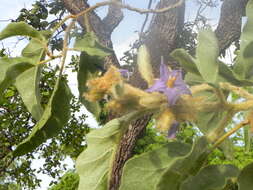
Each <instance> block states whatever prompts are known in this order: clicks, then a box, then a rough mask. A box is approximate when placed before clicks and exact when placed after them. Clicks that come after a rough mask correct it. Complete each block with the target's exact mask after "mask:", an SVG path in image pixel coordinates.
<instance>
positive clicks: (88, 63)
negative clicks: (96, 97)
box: [77, 52, 102, 117]
mask: <svg viewBox="0 0 253 190" xmlns="http://www.w3.org/2000/svg"><path fill="white" fill-rule="evenodd" d="M101 65H102V62H101V60H100V59H99V58H98V57H95V56H89V55H88V54H86V53H85V52H82V53H81V56H80V62H79V68H78V72H77V81H78V90H79V99H80V101H81V102H82V104H83V105H84V106H85V107H86V109H87V110H88V111H89V112H91V113H92V114H94V115H95V116H96V117H98V116H99V114H100V112H101V108H100V106H99V103H98V102H89V101H87V100H85V99H84V96H83V93H85V92H87V90H88V87H87V85H86V83H87V81H88V80H89V79H92V78H94V77H96V76H97V72H98V71H99V69H100V68H101Z"/></svg>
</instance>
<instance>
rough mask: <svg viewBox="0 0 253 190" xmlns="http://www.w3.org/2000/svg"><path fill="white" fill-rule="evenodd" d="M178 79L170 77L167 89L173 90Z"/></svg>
mask: <svg viewBox="0 0 253 190" xmlns="http://www.w3.org/2000/svg"><path fill="white" fill-rule="evenodd" d="M176 79H177V77H176V76H175V77H169V79H168V80H167V82H166V84H167V87H169V88H172V87H173V86H174V83H175V81H176Z"/></svg>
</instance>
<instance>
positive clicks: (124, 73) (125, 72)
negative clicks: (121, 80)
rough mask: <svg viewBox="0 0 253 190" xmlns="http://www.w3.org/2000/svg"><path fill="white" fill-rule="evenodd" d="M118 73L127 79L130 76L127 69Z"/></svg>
mask: <svg viewBox="0 0 253 190" xmlns="http://www.w3.org/2000/svg"><path fill="white" fill-rule="evenodd" d="M119 72H120V74H121V76H123V77H126V78H128V79H129V77H130V76H131V73H130V72H129V71H128V70H127V69H119Z"/></svg>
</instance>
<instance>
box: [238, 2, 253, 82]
mask: <svg viewBox="0 0 253 190" xmlns="http://www.w3.org/2000/svg"><path fill="white" fill-rule="evenodd" d="M246 16H247V18H248V19H247V22H246V24H245V26H244V28H243V31H242V33H241V38H240V42H241V43H240V52H239V55H238V56H237V58H236V64H235V72H236V73H237V74H239V75H240V76H242V77H243V78H251V79H252V72H253V71H252V69H253V35H252V32H253V0H249V2H248V4H247V6H246Z"/></svg>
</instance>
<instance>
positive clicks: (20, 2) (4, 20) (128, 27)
mask: <svg viewBox="0 0 253 190" xmlns="http://www.w3.org/2000/svg"><path fill="white" fill-rule="evenodd" d="M124 1H125V2H126V3H127V4H130V5H132V6H134V7H139V8H146V7H147V4H148V1H147V0H146V1H144V0H142V1H141V0H124ZM33 2H34V0H1V11H0V31H1V30H2V29H3V28H4V27H5V26H6V25H7V24H8V20H9V19H12V18H16V17H17V16H18V15H19V10H21V9H22V8H23V7H26V8H30V7H31V5H32V3H33ZM89 2H90V4H94V3H96V2H101V0H90V1H89ZM143 2H145V3H143ZM157 2H158V0H154V3H157ZM187 5H188V6H187V12H186V20H189V19H192V18H194V17H195V14H196V13H193V11H195V10H196V5H195V4H194V3H193V1H192V0H188V1H187ZM153 6H154V4H153ZM96 11H97V13H98V14H99V15H101V16H103V15H105V14H106V11H107V8H106V7H101V8H98V9H97V10H96ZM124 15H125V17H124V20H123V21H122V22H121V23H120V25H119V26H118V27H117V28H116V30H115V31H114V32H113V35H112V41H113V44H114V49H115V51H116V54H117V56H118V57H121V56H123V52H125V51H126V50H127V49H128V48H129V45H130V43H133V42H134V41H135V39H137V37H138V35H137V33H136V32H138V31H140V28H141V26H142V23H143V20H144V18H145V16H144V15H140V14H138V13H135V12H130V11H128V10H124ZM218 15H219V10H218V9H208V10H207V12H206V16H207V17H209V18H210V19H211V20H210V22H214V21H215V20H217V18H218ZM150 17H151V16H150ZM4 44H5V46H8V47H9V46H11V47H13V46H14V44H13V39H10V40H5V41H4ZM1 46H2V45H1V43H0V48H1ZM18 49H19V50H20V47H19V46H18V47H17V50H18ZM67 60H70V55H69V56H68V59H67ZM75 78H76V76H74V75H72V76H71V81H72V82H71V83H70V85H71V88H73V91H74V93H75V94H77V88H76V86H77V85H76V82H73V81H75ZM72 79H73V80H72ZM87 123H89V124H91V125H96V124H95V122H94V119H93V118H92V117H91V116H90V117H89V118H88V119H87ZM66 162H68V163H70V164H69V166H70V167H73V166H72V163H71V160H70V159H67V160H66ZM42 164H43V160H39V161H36V162H33V164H32V165H33V167H34V168H36V167H39V166H42ZM38 177H39V178H41V179H42V180H43V181H42V186H41V188H39V189H41V190H46V189H47V187H48V184H49V182H50V178H48V177H47V176H45V175H38Z"/></svg>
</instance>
